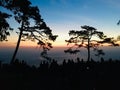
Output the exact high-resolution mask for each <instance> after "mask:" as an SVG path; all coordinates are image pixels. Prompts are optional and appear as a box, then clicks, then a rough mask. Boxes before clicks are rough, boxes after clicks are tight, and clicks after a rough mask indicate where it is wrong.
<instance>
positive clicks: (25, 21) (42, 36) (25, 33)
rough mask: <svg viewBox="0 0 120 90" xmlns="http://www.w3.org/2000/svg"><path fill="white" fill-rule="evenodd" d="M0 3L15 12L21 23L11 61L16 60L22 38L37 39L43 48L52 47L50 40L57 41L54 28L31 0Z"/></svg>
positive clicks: (16, 18) (13, 0)
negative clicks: (50, 26)
mask: <svg viewBox="0 0 120 90" xmlns="http://www.w3.org/2000/svg"><path fill="white" fill-rule="evenodd" d="M0 3H1V5H2V6H3V7H5V8H7V9H8V10H10V11H12V12H13V15H14V18H15V20H16V21H17V23H19V24H20V27H19V28H18V29H19V31H20V32H18V33H19V38H18V42H17V46H16V49H15V52H14V54H13V57H12V60H11V62H14V60H15V57H16V54H17V51H18V48H19V45H20V41H21V40H22V41H25V40H31V41H35V40H37V41H38V43H37V44H38V45H40V46H41V47H43V50H49V48H52V44H51V43H50V41H55V39H56V37H57V35H53V34H52V30H51V29H50V28H49V27H48V26H47V25H46V23H45V22H44V21H43V19H42V18H41V15H40V13H39V9H38V7H36V6H31V2H30V1H29V0H17V1H16V0H3V1H2V2H0ZM33 22H34V23H33ZM8 25H9V24H8Z"/></svg>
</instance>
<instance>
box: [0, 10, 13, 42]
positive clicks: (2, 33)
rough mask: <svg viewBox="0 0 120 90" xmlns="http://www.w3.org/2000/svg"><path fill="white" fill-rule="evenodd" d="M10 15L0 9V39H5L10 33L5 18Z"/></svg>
mask: <svg viewBox="0 0 120 90" xmlns="http://www.w3.org/2000/svg"><path fill="white" fill-rule="evenodd" d="M10 16H11V15H9V14H7V13H4V12H1V11H0V41H4V40H5V41H7V36H8V35H10V33H9V32H8V30H12V28H11V27H10V25H9V23H8V22H7V20H6V19H7V18H9V17H10Z"/></svg>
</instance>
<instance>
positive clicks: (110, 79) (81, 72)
mask: <svg viewBox="0 0 120 90" xmlns="http://www.w3.org/2000/svg"><path fill="white" fill-rule="evenodd" d="M0 90H120V61H115V60H114V61H112V60H108V61H104V60H103V59H101V61H100V62H94V61H93V60H92V61H87V62H84V61H80V60H79V59H77V62H73V61H70V60H69V61H68V62H65V61H64V62H63V64H62V65H58V64H57V62H56V61H52V62H51V64H48V63H47V62H42V63H41V64H40V66H39V67H35V66H28V65H27V64H26V63H25V62H24V61H22V62H19V61H18V60H16V61H15V62H14V63H13V64H2V63H1V64H0Z"/></svg>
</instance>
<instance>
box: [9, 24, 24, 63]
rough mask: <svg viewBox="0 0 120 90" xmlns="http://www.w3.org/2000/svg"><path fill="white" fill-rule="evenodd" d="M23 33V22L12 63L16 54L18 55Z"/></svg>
mask: <svg viewBox="0 0 120 90" xmlns="http://www.w3.org/2000/svg"><path fill="white" fill-rule="evenodd" d="M22 33H23V23H22V25H21V29H20V35H19V38H18V42H17V45H16V48H15V51H14V54H13V56H12V59H11V64H12V63H13V62H14V61H15V58H16V55H17V52H18V49H19V46H20V41H21V37H22Z"/></svg>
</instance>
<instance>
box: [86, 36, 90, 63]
mask: <svg viewBox="0 0 120 90" xmlns="http://www.w3.org/2000/svg"><path fill="white" fill-rule="evenodd" d="M87 49H88V61H90V39H89V38H88V46H87Z"/></svg>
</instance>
